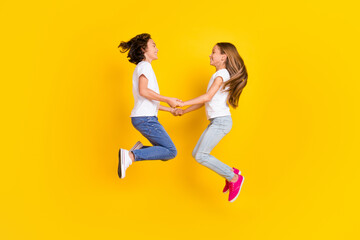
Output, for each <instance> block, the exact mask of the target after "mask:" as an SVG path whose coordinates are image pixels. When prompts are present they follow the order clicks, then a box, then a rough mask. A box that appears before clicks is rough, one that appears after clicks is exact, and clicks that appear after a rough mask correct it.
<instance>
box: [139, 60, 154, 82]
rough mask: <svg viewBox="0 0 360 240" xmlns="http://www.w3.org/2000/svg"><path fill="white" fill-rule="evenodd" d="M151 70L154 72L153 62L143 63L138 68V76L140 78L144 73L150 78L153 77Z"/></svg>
mask: <svg viewBox="0 0 360 240" xmlns="http://www.w3.org/2000/svg"><path fill="white" fill-rule="evenodd" d="M151 72H152V68H151V64H150V63H143V64H141V65H140V66H139V69H138V76H139V78H140V76H141V75H144V76H145V77H146V78H147V79H148V80H150V79H151V76H152V75H151Z"/></svg>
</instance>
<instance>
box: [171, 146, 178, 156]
mask: <svg viewBox="0 0 360 240" xmlns="http://www.w3.org/2000/svg"><path fill="white" fill-rule="evenodd" d="M176 155H177V149H176V147H175V146H174V147H173V148H171V149H170V156H171V158H175V157H176Z"/></svg>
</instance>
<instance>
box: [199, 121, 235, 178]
mask: <svg viewBox="0 0 360 240" xmlns="http://www.w3.org/2000/svg"><path fill="white" fill-rule="evenodd" d="M231 127H232V119H231V116H224V117H216V118H212V119H210V124H209V125H208V127H207V128H206V129H205V131H204V132H203V134H202V135H201V137H200V139H199V141H198V143H197V144H196V146H195V148H194V151H193V153H192V155H193V157H194V158H195V159H196V161H197V162H198V163H200V164H202V165H204V166H205V167H208V168H209V169H211V170H213V171H214V172H216V173H218V174H219V175H220V176H222V177H224V178H226V180H228V181H231V179H232V178H233V177H234V172H233V169H232V168H231V167H229V166H228V165H226V164H224V163H223V162H221V161H219V160H218V159H216V158H215V157H214V156H212V155H210V152H211V150H212V149H213V148H214V147H215V146H216V145H217V144H218V143H219V142H220V140H221V139H222V138H223V137H224V136H225V135H226V134H228V133H229V132H230V130H231Z"/></svg>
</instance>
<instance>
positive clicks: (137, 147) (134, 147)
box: [129, 141, 144, 152]
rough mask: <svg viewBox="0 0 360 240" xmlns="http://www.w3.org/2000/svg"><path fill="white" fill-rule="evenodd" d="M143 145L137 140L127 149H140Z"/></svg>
mask: <svg viewBox="0 0 360 240" xmlns="http://www.w3.org/2000/svg"><path fill="white" fill-rule="evenodd" d="M143 146H144V145H143V144H142V143H141V142H140V141H138V142H137V143H135V145H134V146H133V147H132V148H131V149H130V150H129V151H130V152H131V151H134V150H138V149H141V148H142V147H143Z"/></svg>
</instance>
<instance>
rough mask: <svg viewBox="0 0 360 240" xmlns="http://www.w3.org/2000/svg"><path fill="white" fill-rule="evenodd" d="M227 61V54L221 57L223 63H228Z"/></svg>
mask: <svg viewBox="0 0 360 240" xmlns="http://www.w3.org/2000/svg"><path fill="white" fill-rule="evenodd" d="M226 59H227V56H226V55H225V54H224V55H222V56H221V61H222V62H226Z"/></svg>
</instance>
